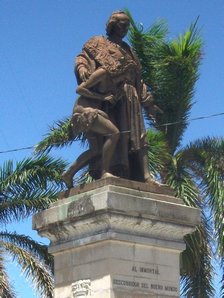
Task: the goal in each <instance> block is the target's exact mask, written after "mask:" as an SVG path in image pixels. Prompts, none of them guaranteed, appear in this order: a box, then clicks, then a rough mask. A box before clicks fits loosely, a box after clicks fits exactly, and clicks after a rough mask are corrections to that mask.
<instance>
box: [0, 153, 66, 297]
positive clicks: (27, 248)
mask: <svg viewBox="0 0 224 298" xmlns="http://www.w3.org/2000/svg"><path fill="white" fill-rule="evenodd" d="M65 166H66V165H65V163H64V162H63V161H62V160H61V159H57V160H55V159H53V158H50V157H48V156H46V155H45V156H41V157H39V158H27V159H24V160H23V161H21V162H19V163H17V164H16V165H15V166H14V165H13V162H12V161H7V162H5V163H4V164H3V166H2V167H0V223H1V226H2V229H1V231H0V297H2V298H13V297H16V296H15V290H14V288H13V286H12V284H11V283H10V278H9V276H8V274H7V270H6V256H7V255H9V256H10V257H11V258H12V259H13V260H15V261H16V262H17V263H18V264H19V265H20V267H21V271H22V272H23V274H24V275H25V277H26V278H27V279H28V280H30V282H31V283H32V285H33V286H34V287H36V289H37V291H38V292H39V293H40V296H41V297H53V278H52V269H53V260H52V257H51V256H50V255H49V254H48V252H47V246H46V245H43V244H40V243H38V242H36V241H34V240H32V239H31V238H30V237H28V236H26V235H19V234H17V233H16V232H9V231H7V230H4V228H5V226H6V225H7V224H10V223H12V222H13V221H19V220H22V219H25V218H27V217H28V216H30V215H32V214H33V213H35V212H37V211H40V210H43V209H45V208H47V207H48V206H49V204H50V203H51V202H53V201H54V200H56V198H57V192H58V191H59V190H60V189H61V187H62V183H61V180H60V179H61V178H60V177H61V173H62V172H63V170H64V168H65Z"/></svg>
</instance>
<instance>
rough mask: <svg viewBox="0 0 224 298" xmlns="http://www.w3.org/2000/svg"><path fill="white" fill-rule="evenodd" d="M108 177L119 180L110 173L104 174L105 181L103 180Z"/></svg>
mask: <svg viewBox="0 0 224 298" xmlns="http://www.w3.org/2000/svg"><path fill="white" fill-rule="evenodd" d="M108 177H113V178H118V177H117V176H114V175H112V174H111V173H109V172H105V173H103V175H102V176H101V179H103V178H108Z"/></svg>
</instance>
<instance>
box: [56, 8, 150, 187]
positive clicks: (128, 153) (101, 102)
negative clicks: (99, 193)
mask: <svg viewBox="0 0 224 298" xmlns="http://www.w3.org/2000/svg"><path fill="white" fill-rule="evenodd" d="M129 25H130V20H129V18H128V16H127V15H126V14H125V13H124V12H122V11H118V12H114V13H113V14H112V15H111V17H110V18H109V21H108V23H107V25H106V33H107V37H104V36H95V37H93V38H91V39H90V40H89V41H87V42H86V44H84V46H83V49H82V52H81V54H79V55H78V56H77V57H76V62H75V74H76V78H77V82H78V88H77V93H78V94H79V95H80V96H79V98H78V99H77V101H76V103H75V106H74V109H73V115H72V127H73V132H74V134H75V135H77V134H79V133H80V132H81V133H84V134H85V136H86V138H87V140H88V143H89V149H88V150H87V151H85V152H84V153H82V154H81V155H80V156H79V157H78V159H77V160H76V161H75V162H74V163H73V164H72V165H71V166H70V167H69V168H68V170H67V171H66V172H64V173H63V175H62V178H63V180H64V181H65V183H66V185H67V187H68V188H71V187H72V186H73V176H74V175H75V174H76V172H77V171H79V170H80V169H81V168H83V167H84V166H86V165H89V172H90V175H91V176H92V177H93V178H94V179H100V178H105V177H110V176H118V177H122V178H126V179H131V180H136V181H142V182H150V181H151V178H150V173H149V170H148V156H147V139H146V131H145V127H144V120H143V115H142V106H143V107H144V108H145V109H146V110H148V112H150V109H154V107H155V106H154V105H153V97H152V95H151V93H150V92H148V91H147V87H146V86H145V84H144V83H143V82H142V80H141V66H140V63H139V60H138V58H137V56H136V55H135V53H134V52H133V50H132V49H131V48H130V46H129V45H128V44H127V43H126V42H124V41H123V38H124V37H125V36H126V34H127V32H128V28H129Z"/></svg>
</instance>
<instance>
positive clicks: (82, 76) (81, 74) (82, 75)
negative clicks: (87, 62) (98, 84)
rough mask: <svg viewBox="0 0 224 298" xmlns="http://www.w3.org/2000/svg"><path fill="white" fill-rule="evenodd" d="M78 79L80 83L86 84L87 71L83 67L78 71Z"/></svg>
mask: <svg viewBox="0 0 224 298" xmlns="http://www.w3.org/2000/svg"><path fill="white" fill-rule="evenodd" d="M79 77H80V79H81V81H82V82H86V81H87V79H88V77H89V73H88V70H87V69H86V68H85V67H83V66H82V67H80V69H79Z"/></svg>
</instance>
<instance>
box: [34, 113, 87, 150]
mask: <svg viewBox="0 0 224 298" xmlns="http://www.w3.org/2000/svg"><path fill="white" fill-rule="evenodd" d="M74 141H81V142H83V143H85V141H86V138H85V135H84V134H82V133H80V134H79V135H74V133H73V129H72V124H71V118H70V117H68V118H66V119H64V120H59V121H57V122H56V123H54V124H53V125H52V126H50V128H49V132H48V133H47V134H46V137H45V138H44V139H43V140H42V141H40V142H39V143H38V144H37V145H36V146H35V152H36V153H37V154H43V153H49V152H50V151H51V150H52V149H53V148H63V147H65V146H69V145H71V144H72V143H73V142H74Z"/></svg>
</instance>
